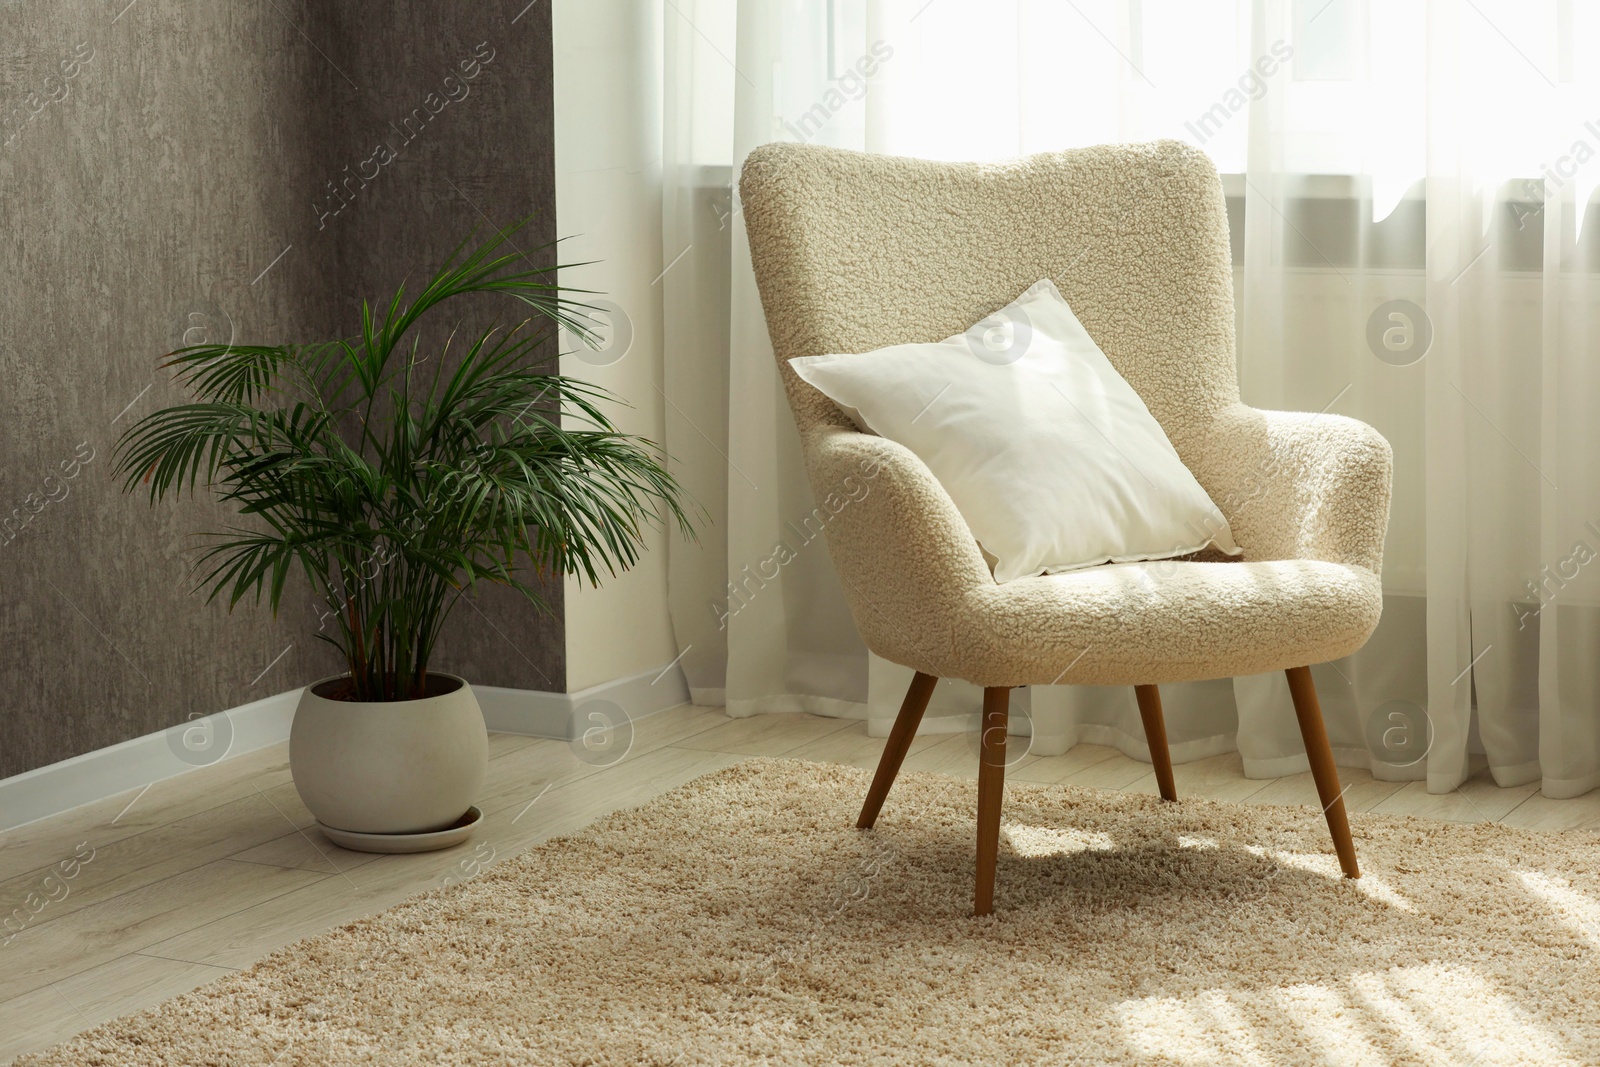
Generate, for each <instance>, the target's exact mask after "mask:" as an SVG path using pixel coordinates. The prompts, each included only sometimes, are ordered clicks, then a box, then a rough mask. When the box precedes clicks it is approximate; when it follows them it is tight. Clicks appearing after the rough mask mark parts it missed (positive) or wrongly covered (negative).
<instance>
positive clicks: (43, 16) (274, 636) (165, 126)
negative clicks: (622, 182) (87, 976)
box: [0, 0, 565, 776]
mask: <svg viewBox="0 0 1600 1067" xmlns="http://www.w3.org/2000/svg"><path fill="white" fill-rule="evenodd" d="M520 10H522V4H520V3H518V4H509V5H505V7H504V8H503V9H502V8H501V7H500V6H499V5H493V6H490V5H475V6H472V7H467V6H464V5H445V4H442V3H428V4H411V5H405V6H403V7H391V6H387V5H385V6H379V5H371V4H366V5H363V4H358V3H355V2H354V0H346V2H343V3H332V4H307V3H291V2H289V0H269V2H266V3H261V4H253V3H252V4H180V3H177V2H175V0H137V2H136V3H134V4H133V5H132V6H129V7H127V8H123V7H122V5H121V4H120V3H114V4H110V5H106V4H103V3H100V2H98V0H97V2H94V3H90V2H88V0H25V2H21V3H17V2H11V3H4V4H0V198H3V199H0V202H3V205H4V206H3V209H0V218H3V222H0V279H3V280H0V520H8V519H9V522H10V528H9V529H7V530H6V531H5V532H0V694H3V696H0V707H3V713H0V776H6V775H11V774H15V773H18V772H20V771H23V770H26V769H29V768H32V767H37V766H41V765H43V764H46V763H50V762H53V761H56V760H60V759H64V758H66V757H68V756H72V755H75V754H77V753H80V752H85V751H89V750H91V749H94V748H98V747H102V746H104V745H109V744H113V743H115V742H117V741H121V740H124V739H127V738H129V737H134V736H137V735H140V734H144V733H149V732H151V731H154V730H158V729H161V728H163V727H166V726H170V725H172V724H174V723H177V722H181V721H183V720H184V719H185V718H186V717H187V716H189V715H191V714H197V713H207V712H211V711H215V710H218V709H221V708H225V707H230V706H235V705H238V704H242V703H245V702H248V701H250V700H253V699H257V698H259V697H262V696H266V695H269V694H271V693H274V692H280V691H282V690H284V689H287V688H290V687H292V686H295V685H298V684H301V683H303V682H305V681H307V680H309V679H312V678H314V677H317V676H319V675H321V674H325V673H332V672H333V671H334V670H336V669H337V663H336V661H335V660H334V658H333V656H332V654H331V650H329V649H328V648H327V646H326V645H324V644H323V643H322V642H319V641H316V640H314V638H313V634H314V633H315V630H316V623H315V614H314V612H313V610H312V607H311V602H310V596H309V592H308V591H307V590H306V588H305V587H304V586H301V587H299V589H298V591H297V592H296V594H295V595H293V596H291V597H289V598H287V603H286V605H285V610H284V612H283V614H282V616H281V617H280V618H279V619H277V620H274V619H273V618H272V617H271V615H270V613H269V612H268V611H267V610H266V609H265V608H262V609H254V608H251V607H249V606H241V607H240V608H239V609H237V610H235V611H234V612H233V614H231V615H229V614H228V613H227V612H226V611H224V610H223V608H222V607H220V606H218V605H209V606H208V605H206V604H205V603H204V597H203V595H194V594H192V593H191V592H190V591H189V590H191V589H192V588H193V585H194V581H193V577H192V576H191V575H190V574H189V571H190V567H191V565H192V561H193V559H194V556H195V554H196V553H195V549H196V546H197V542H196V540H195V539H194V538H193V537H192V536H191V535H192V534H193V533H194V532H195V531H200V530H207V529H217V528H219V527H221V526H222V525H224V524H225V523H226V522H227V521H228V520H229V516H228V515H227V514H226V513H225V512H224V511H223V510H222V509H220V508H219V507H218V506H216V505H215V504H213V503H211V502H210V501H208V500H205V499H200V500H195V501H185V502H183V503H182V504H179V505H173V504H171V503H170V502H169V503H168V504H166V505H163V506H161V507H159V508H157V509H154V510H152V509H151V508H150V507H149V506H148V504H147V503H146V501H145V500H144V499H143V498H142V497H138V496H125V495H123V494H122V493H121V491H120V487H119V486H118V485H117V484H115V483H114V482H113V481H112V480H111V479H110V477H109V472H110V467H111V448H112V445H113V443H114V441H115V439H116V435H117V434H118V433H119V432H120V431H121V430H122V429H124V428H125V427H126V426H127V425H128V424H129V423H130V422H131V421H133V420H134V419H136V418H138V417H140V416H141V415H145V414H148V413H149V412H151V411H153V410H155V409H156V408H157V407H159V406H162V405H165V404H171V403H178V402H182V401H183V400H184V399H185V397H184V396H183V394H182V393H181V392H180V391H179V390H178V389H177V388H176V387H175V386H174V385H173V384H172V383H171V382H170V381H169V380H168V378H167V376H166V374H165V372H164V371H162V370H160V369H159V367H158V365H157V363H158V359H159V357H160V355H161V354H162V353H164V352H166V351H168V350H170V349H171V348H173V347H175V346H177V345H178V344H180V343H183V342H184V340H185V339H187V340H190V341H195V340H198V339H199V338H200V337H202V336H220V335H229V334H231V335H233V336H235V337H237V338H238V339H240V340H305V339H312V338H317V337H326V336H334V335H337V334H340V333H344V332H347V331H349V330H351V329H352V328H353V326H354V323H355V321H356V319H355V317H354V312H353V310H352V308H353V301H354V300H356V299H357V298H358V296H360V295H367V296H371V297H374V298H376V297H381V296H383V295H384V294H386V292H387V291H388V290H390V289H391V288H392V286H393V284H394V283H395V282H397V281H398V280H399V278H400V277H401V276H402V275H404V274H406V273H408V272H409V273H411V274H412V275H414V276H415V275H417V274H419V273H421V272H422V271H423V270H425V269H427V268H428V267H429V266H431V265H432V264H433V262H434V261H435V260H436V259H437V258H438V257H439V256H440V255H441V254H442V253H444V252H445V251H448V249H450V248H451V247H453V246H454V245H455V244H456V243H457V242H458V241H459V240H460V238H461V237H462V236H463V235H464V234H465V232H466V230H467V229H468V228H470V226H471V225H473V224H474V223H478V224H484V222H485V219H484V217H485V216H487V217H488V219H491V220H493V222H495V223H501V222H504V221H506V220H508V219H510V218H512V217H515V216H519V215H522V214H528V213H535V214H537V215H538V216H539V219H540V221H539V222H538V223H537V224H536V225H535V227H533V231H534V232H533V233H531V234H530V235H529V240H530V241H538V240H541V239H542V240H548V239H550V238H553V237H554V219H555V207H554V204H555V197H554V177H553V160H552V117H551V81H550V71H551V60H550V24H549V8H548V5H544V4H535V5H534V6H533V7H532V8H529V9H527V10H526V12H525V13H524V14H523V15H522V16H521V17H520V18H517V21H516V22H515V23H513V22H512V19H513V18H516V17H517V15H518V12H519V11H520ZM119 13H120V14H119ZM485 43H486V44H487V47H488V48H489V49H492V52H493V59H492V61H490V62H488V63H481V62H480V65H479V69H478V71H477V74H476V76H475V77H473V78H472V79H471V81H470V83H469V84H470V92H467V93H466V94H465V95H464V96H462V97H461V98H460V99H449V98H448V95H447V94H448V93H449V92H451V91H454V92H455V93H456V94H457V95H461V90H460V89H459V88H456V89H454V90H451V89H450V88H449V87H448V86H446V84H445V82H444V79H445V77H446V76H447V75H454V76H455V77H456V78H457V82H456V84H457V85H461V84H468V83H464V82H461V81H460V75H461V73H462V72H461V71H460V69H459V63H460V62H461V60H462V59H463V58H466V57H471V56H472V54H473V52H474V50H475V49H477V48H478V47H479V46H480V45H484V44H485ZM430 93H433V94H437V95H436V96H435V97H433V98H430V97H429V94H430ZM441 100H448V102H447V103H446V104H445V106H443V107H442V108H439V109H438V111H437V113H433V108H434V107H437V105H438V103H439V101H441ZM414 108H422V109H423V112H424V113H425V114H427V115H428V119H427V121H426V123H425V127H422V132H421V133H420V134H418V135H417V136H416V137H414V138H412V139H411V140H410V141H409V142H405V143H402V139H401V135H400V134H397V133H396V132H395V130H393V129H391V128H390V127H389V126H388V124H389V123H390V122H396V123H401V122H402V121H403V117H404V116H405V115H408V114H410V113H411V112H412V110H413V109H414ZM413 125H414V126H418V125H419V123H418V121H417V120H413ZM385 137H387V138H388V139H389V140H388V143H389V144H390V145H391V147H393V148H395V149H397V152H396V156H397V158H396V159H395V160H394V161H393V162H392V163H389V164H388V165H386V166H384V167H383V168H382V170H381V173H379V174H378V175H377V176H376V178H374V179H373V180H372V181H370V182H368V183H366V187H365V188H361V189H359V190H358V191H357V192H356V193H355V195H354V196H353V197H351V198H350V199H349V202H348V203H347V204H346V205H345V206H344V207H343V208H342V209H341V210H340V211H339V213H338V214H337V215H334V216H331V217H329V216H328V215H327V214H326V210H325V209H326V205H327V203H328V196H329V191H328V183H329V182H330V181H332V182H337V181H339V180H340V179H342V178H344V177H345V176H346V171H345V170H344V168H345V167H346V166H349V167H350V168H351V169H352V171H355V170H357V169H358V166H359V164H360V163H361V161H363V160H366V159H368V158H369V157H371V155H372V153H373V150H374V148H375V146H376V145H377V143H378V142H379V141H381V140H383V139H384V138H385ZM370 172H371V168H370V167H369V168H368V173H370ZM318 205H322V207H320V208H319V206H318ZM495 310H496V311H497V312H498V311H502V310H503V309H498V308H497V309H495ZM483 313H487V309H485V311H484V312H483ZM507 313H509V312H507ZM186 334H187V337H186ZM15 530H20V532H17V533H16V534H15V536H14V537H12V536H10V534H11V531H15ZM552 598H553V602H554V605H555V607H556V609H557V613H556V615H555V616H554V617H548V616H540V615H538V614H536V613H535V612H533V611H532V609H531V608H529V607H527V606H526V605H522V604H518V603H515V602H513V601H511V600H509V599H507V598H504V597H500V596H493V595H486V596H484V597H483V598H481V599H480V601H479V606H481V608H482V610H481V611H479V610H475V608H474V606H467V607H463V608H461V609H458V614H457V615H456V616H455V617H454V618H453V620H452V624H453V628H454V631H455V632H453V633H452V634H451V637H450V640H449V641H448V642H447V647H446V648H445V649H444V650H443V653H442V656H443V659H442V661H441V662H440V664H439V666H440V667H442V668H444V669H453V670H458V671H461V672H462V673H465V674H466V675H467V676H468V677H469V678H471V679H472V680H474V681H478V682H481V683H484V684H495V685H511V686H521V687H526V688H539V689H561V688H563V687H564V685H565V675H564V669H563V648H562V630H561V626H560V617H559V610H560V599H559V598H560V585H559V583H556V584H555V585H554V587H553V590H552Z"/></svg>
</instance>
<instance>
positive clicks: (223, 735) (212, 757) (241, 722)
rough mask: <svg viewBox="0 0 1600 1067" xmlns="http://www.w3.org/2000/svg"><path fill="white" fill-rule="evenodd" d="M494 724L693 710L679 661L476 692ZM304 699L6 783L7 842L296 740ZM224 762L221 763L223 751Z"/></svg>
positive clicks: (551, 726) (88, 755)
mask: <svg viewBox="0 0 1600 1067" xmlns="http://www.w3.org/2000/svg"><path fill="white" fill-rule="evenodd" d="M472 688H473V692H475V693H476V694H477V696H478V704H479V705H480V706H481V707H482V708H483V718H484V722H485V723H486V724H487V725H488V727H489V729H490V730H493V731H495V732H498V733H510V734H530V735H532V736H535V737H553V738H557V739H559V740H573V739H576V738H579V737H582V736H583V732H584V729H585V728H586V727H587V726H588V725H590V724H591V723H593V722H598V721H601V720H597V719H593V718H592V713H596V712H598V713H600V714H601V715H602V716H603V717H604V720H605V721H606V723H607V725H613V726H614V725H616V724H617V722H618V721H619V719H618V715H619V714H620V716H621V719H622V720H623V721H625V720H632V719H641V718H643V717H645V716H647V715H652V714H654V713H656V712H658V711H665V710H666V709H668V708H671V707H676V706H677V705H679V704H683V703H686V702H687V701H688V700H689V686H688V683H687V682H686V681H685V680H684V677H683V671H682V669H681V668H679V666H678V664H677V662H676V661H674V662H673V663H670V664H668V665H667V666H665V667H661V668H657V669H656V670H653V671H644V672H643V673H640V674H635V675H632V676H630V677H627V678H617V679H615V680H613V681H610V682H604V683H602V684H600V685H596V686H592V687H590V688H588V689H583V690H580V691H578V692H576V693H540V692H535V691H533V690H528V689H502V688H500V687H499V686H492V685H483V686H473V687H472ZM299 702H300V690H299V689H291V690H289V691H288V692H286V693H278V694H276V695H275V696H270V697H267V698H265V699H263V700H257V701H255V702H253V703H250V704H245V705H243V706H242V707H237V708H230V709H228V710H227V711H219V712H217V713H216V714H214V715H206V716H200V717H197V718H194V719H191V720H190V721H188V722H185V723H180V724H179V725H177V726H173V727H170V728H168V729H166V730H161V731H158V732H157V733H153V734H146V735H144V736H143V737H135V738H132V739H131V740H128V741H123V742H121V743H120V744H116V745H111V746H110V747H108V748H100V749H96V750H95V751H93V752H85V753H84V754H83V755H81V756H73V757H72V758H71V759H66V760H62V761H61V762H60V763H52V764H50V765H49V766H46V767H38V768H35V769H34V770H31V771H24V772H23V773H21V774H18V775H14V776H13V777H10V778H5V779H0V833H3V832H5V831H7V830H14V829H16V828H17V827H19V826H22V825H24V824H26V823H30V822H34V821H36V820H38V819H44V818H48V817H49V816H51V815H59V814H60V813H61V812H64V811H68V810H70V809H72V808H76V807H78V806H80V805H83V804H88V803H91V802H93V801H96V800H104V799H105V798H106V797H110V796H116V795H117V794H118V793H125V792H127V791H128V790H130V789H140V788H143V787H144V786H147V785H149V784H151V783H152V782H159V781H161V780H162V779H164V778H172V777H174V776H176V775H179V774H183V773H184V772H186V771H192V770H195V769H196V768H198V767H203V766H210V765H211V764H214V763H218V762H221V761H223V760H227V759H232V758H233V757H235V756H240V755H243V754H244V753H246V752H253V751H255V750H256V749H259V748H265V747H266V746H267V745H275V744H279V743H280V742H283V741H287V740H288V739H289V727H290V725H291V724H292V723H293V722H294V709H295V706H296V705H297V704H298V703H299ZM219 749H220V750H221V754H220V755H219V754H217V751H218V750H219Z"/></svg>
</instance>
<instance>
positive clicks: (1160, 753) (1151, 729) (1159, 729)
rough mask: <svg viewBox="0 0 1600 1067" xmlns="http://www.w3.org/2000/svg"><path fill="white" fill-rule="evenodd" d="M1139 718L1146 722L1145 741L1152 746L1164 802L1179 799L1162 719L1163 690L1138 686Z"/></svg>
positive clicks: (1134, 690)
mask: <svg viewBox="0 0 1600 1067" xmlns="http://www.w3.org/2000/svg"><path fill="white" fill-rule="evenodd" d="M1133 695H1134V696H1136V697H1138V698H1139V717H1140V718H1141V719H1143V720H1144V739H1145V741H1146V743H1148V744H1149V746H1150V763H1151V765H1152V766H1154V767H1155V770H1156V784H1157V785H1159V786H1160V787H1161V799H1162V800H1177V799H1178V784H1177V782H1175V781H1173V779H1172V750H1171V749H1169V748H1168V747H1167V722H1166V720H1165V719H1163V718H1162V717H1161V690H1160V689H1159V688H1157V687H1156V686H1153V685H1136V686H1134V687H1133Z"/></svg>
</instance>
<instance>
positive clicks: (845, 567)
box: [802, 425, 994, 673]
mask: <svg viewBox="0 0 1600 1067" xmlns="http://www.w3.org/2000/svg"><path fill="white" fill-rule="evenodd" d="M802 448H803V450H804V454H805V463H806V473H807V475H808V477H809V479H810V482H811V491H812V495H813V497H814V498H815V499H816V502H817V508H816V511H815V512H813V516H815V518H816V520H817V521H822V522H823V523H824V526H823V528H824V529H825V530H826V532H827V537H826V540H827V544H828V551H829V553H830V555H831V556H832V558H833V564H834V568H835V570H836V571H837V572H838V575H839V580H840V583H841V584H842V585H843V587H844V594H845V599H846V601H847V602H848V603H849V605H850V610H851V614H852V615H853V616H854V617H855V621H856V627H857V629H859V630H860V631H861V636H862V639H863V640H864V641H865V642H866V644H867V647H868V648H870V649H872V651H874V652H876V653H877V654H878V655H880V656H883V657H885V658H887V659H890V660H893V661H895V662H897V663H902V664H905V665H907V666H911V667H915V668H917V669H918V670H927V671H929V672H930V673H931V672H935V671H938V670H940V669H942V668H943V667H945V666H946V665H947V664H948V663H949V662H950V660H951V656H952V653H953V652H954V651H955V649H954V644H955V641H954V634H953V633H952V630H951V626H950V620H952V619H956V618H960V617H962V616H963V615H964V614H966V613H967V612H968V611H970V608H968V607H966V605H968V604H969V603H970V601H969V596H970V594H971V593H972V592H973V591H974V590H976V589H979V588H983V587H992V586H993V585H994V577H993V576H992V575H991V574H990V573H989V568H988V565H987V564H986V563H985V562H984V559H983V553H982V552H981V551H980V550H979V548H978V543H977V541H976V540H975V539H974V538H973V536H972V531H971V530H970V529H969V528H968V527H967V523H966V520H965V519H963V518H962V517H961V513H960V512H959V511H957V510H956V506H955V503H954V502H953V501H951V499H950V495H949V494H948V493H946V492H945V490H944V487H943V486H942V485H940V484H939V482H938V480H937V479H935V478H934V476H933V472H932V471H930V470H928V467H927V465H926V464H924V463H923V462H922V460H920V459H918V458H917V456H916V454H915V453H913V452H912V451H911V450H910V449H908V448H906V447H905V446H904V445H901V444H897V443H896V442H894V441H891V440H889V439H888V438H885V437H877V436H874V435H872V434H865V433H859V432H857V431H855V430H852V429H848V428H845V427H842V426H838V425H822V426H818V427H816V428H815V429H813V430H812V431H811V432H809V433H807V434H806V435H805V437H804V440H803V441H802ZM811 522H812V520H811V519H809V518H808V525H809V524H811ZM957 658H959V656H958V657H957Z"/></svg>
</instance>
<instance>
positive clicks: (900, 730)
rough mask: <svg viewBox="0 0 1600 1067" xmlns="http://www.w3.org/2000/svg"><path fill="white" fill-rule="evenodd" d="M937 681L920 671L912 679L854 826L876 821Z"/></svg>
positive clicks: (868, 825)
mask: <svg viewBox="0 0 1600 1067" xmlns="http://www.w3.org/2000/svg"><path fill="white" fill-rule="evenodd" d="M938 684H939V679H937V678H935V677H934V676H933V675H931V674H923V673H922V672H921V671H918V672H917V673H916V675H915V676H914V677H913V678H912V679H911V685H910V686H909V687H908V688H907V689H906V698H905V700H903V701H901V702H900V714H899V715H896V716H895V720H894V727H893V729H891V730H890V731H889V740H888V742H887V743H885V744H884V746H883V755H882V756H880V757H878V771H877V773H876V774H874V775H873V776H872V786H871V788H869V789H868V790H867V802H866V803H865V804H863V805H861V817H860V818H858V819H857V820H856V828H857V829H861V830H870V829H872V824H873V823H875V822H877V821H878V812H879V811H880V810H881V809H882V808H883V802H884V799H885V798H886V797H888V795H889V787H890V786H892V785H894V780H895V777H896V776H897V775H898V774H899V773H900V764H902V763H904V762H905V758H906V753H907V752H909V751H910V750H911V740H912V738H914V737H916V736H917V725H918V724H919V723H920V722H922V713H923V712H925V711H927V710H928V700H929V698H930V697H932V696H933V687H934V686H936V685H938Z"/></svg>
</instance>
